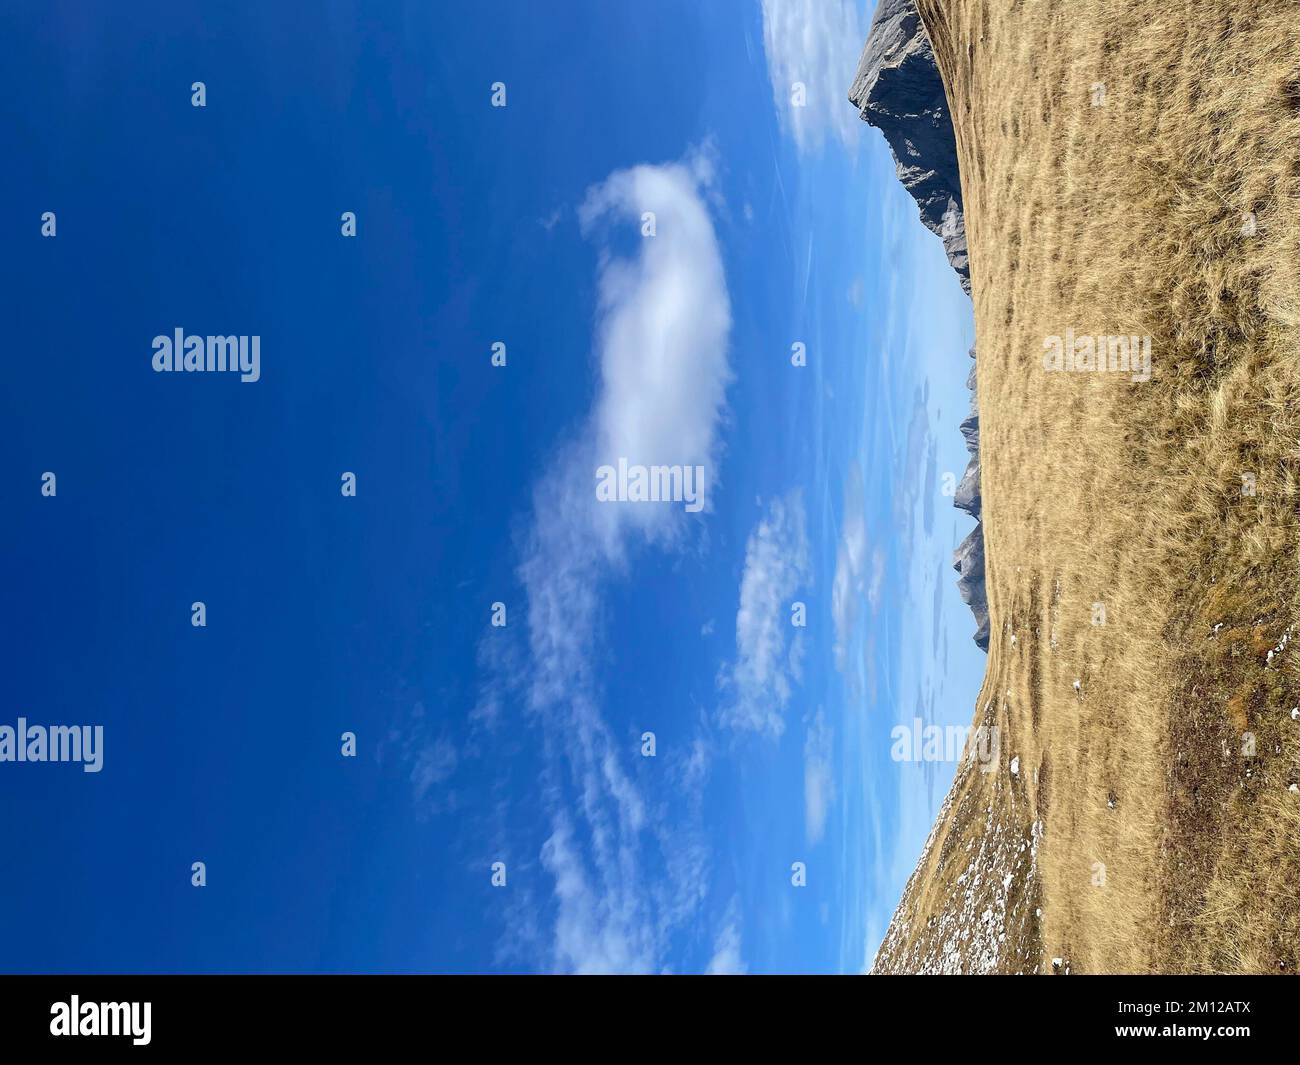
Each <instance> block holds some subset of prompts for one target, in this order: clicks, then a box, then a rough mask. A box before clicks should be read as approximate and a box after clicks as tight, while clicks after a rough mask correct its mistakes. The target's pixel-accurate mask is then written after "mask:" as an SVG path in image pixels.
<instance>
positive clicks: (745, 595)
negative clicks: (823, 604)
mask: <svg viewBox="0 0 1300 1065" xmlns="http://www.w3.org/2000/svg"><path fill="white" fill-rule="evenodd" d="M810 568H811V567H810V561H809V554H808V537H807V534H806V532H805V519H804V509H803V500H802V498H801V497H800V496H799V495H798V494H797V493H796V494H792V495H790V496H788V497H786V498H784V499H775V500H773V501H772V502H771V504H770V505H769V507H768V510H767V513H766V514H765V515H764V516H763V517H762V518H761V519H760V520H759V523H758V525H757V526H756V527H755V528H754V531H753V532H752V533H751V534H750V536H749V543H748V545H747V546H746V548H745V569H744V572H743V573H742V574H741V578H740V608H739V609H738V610H737V611H736V661H735V662H734V664H732V665H730V666H724V668H723V670H722V672H721V674H720V675H719V686H720V688H721V689H722V692H723V704H722V709H721V720H722V723H723V724H724V725H726V726H728V727H730V728H734V729H738V730H749V731H753V732H762V733H767V734H768V735H770V736H774V737H775V736H780V735H781V733H782V732H784V731H785V708H786V704H787V703H789V701H790V694H791V692H792V691H793V688H794V685H795V684H796V683H797V682H798V680H799V678H800V671H801V666H802V660H803V638H802V630H801V629H799V628H796V627H795V626H794V625H793V624H792V622H791V606H792V603H793V601H794V599H795V593H796V592H798V591H799V590H800V589H801V588H802V587H804V586H805V585H807V583H808V582H809V580H810V579H811V577H810Z"/></svg>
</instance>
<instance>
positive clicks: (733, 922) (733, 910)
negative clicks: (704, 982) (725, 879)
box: [705, 899, 749, 976]
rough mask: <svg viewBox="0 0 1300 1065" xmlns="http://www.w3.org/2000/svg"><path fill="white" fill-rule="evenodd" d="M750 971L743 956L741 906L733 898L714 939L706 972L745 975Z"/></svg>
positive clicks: (715, 974) (709, 973)
mask: <svg viewBox="0 0 1300 1065" xmlns="http://www.w3.org/2000/svg"><path fill="white" fill-rule="evenodd" d="M748 971H749V968H748V967H747V966H746V965H745V961H744V958H743V957H742V956H741V942H740V912H739V906H738V905H737V902H736V900H734V899H733V900H732V903H731V906H730V908H729V910H728V912H727V916H726V919H725V920H724V921H723V924H722V927H721V928H720V929H719V931H718V937H717V939H716V940H715V941H714V944H713V957H712V958H711V959H710V960H709V964H708V967H707V968H706V969H705V973H706V974H707V975H709V976H743V975H744V974H745V973H747V972H748Z"/></svg>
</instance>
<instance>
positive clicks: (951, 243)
mask: <svg viewBox="0 0 1300 1065" xmlns="http://www.w3.org/2000/svg"><path fill="white" fill-rule="evenodd" d="M849 101H850V102H851V103H852V104H853V106H854V107H856V108H857V109H858V112H859V113H860V114H861V116H862V119H863V121H865V122H870V123H871V125H873V126H875V127H876V128H877V129H879V130H880V131H881V132H882V133H883V134H884V135H885V140H886V141H887V142H888V143H889V148H890V150H891V151H892V152H893V153H894V162H895V164H896V165H897V170H898V179H899V180H900V181H901V182H902V183H903V187H904V188H906V189H907V191H908V192H910V193H911V194H912V197H913V198H914V199H915V200H916V203H917V206H918V207H919V208H920V209H921V221H922V222H923V223H924V224H925V225H926V227H927V228H928V229H930V230H932V231H933V232H935V233H937V234H938V235H939V238H940V239H941V240H942V241H943V247H944V251H945V252H947V253H948V262H950V263H951V264H952V268H953V269H954V270H956V271H957V277H958V279H959V280H960V281H961V287H962V288H963V289H964V290H965V291H966V294H967V295H968V296H969V295H970V260H969V258H968V256H967V253H966V218H965V215H964V214H963V213H962V200H961V174H960V172H959V170H958V166H957V138H956V136H955V135H954V133H953V129H952V119H951V116H950V115H949V113H948V98H947V96H946V95H945V93H944V88H943V79H942V78H941V77H940V75H939V67H938V65H937V64H936V63H935V60H934V49H933V48H932V47H931V46H930V38H929V36H927V34H926V32H925V26H924V25H922V23H921V16H920V14H919V12H918V11H917V10H916V0H880V4H879V6H878V7H877V8H876V17H875V18H874V19H873V20H872V23H871V33H870V34H869V35H868V37H867V44H866V47H865V48H864V49H863V51H862V58H861V60H859V62H858V72H857V74H856V75H855V76H854V78H853V84H852V85H851V86H850V87H849ZM970 355H971V358H972V359H973V358H975V349H974V348H971V350H970ZM966 387H967V388H969V389H970V390H971V402H970V414H969V415H968V416H967V417H966V419H965V420H964V421H963V422H962V423H961V426H960V428H961V434H962V436H963V437H965V439H966V450H967V451H969V452H970V456H971V457H970V462H969V463H968V464H967V466H966V472H965V473H964V474H963V475H962V479H961V481H960V483H959V484H958V485H957V491H956V494H955V497H954V499H953V505H954V506H956V507H957V509H959V510H964V511H965V512H966V513H967V514H969V515H970V516H971V517H972V518H974V519H975V520H976V522H977V524H976V526H975V528H974V529H972V530H971V533H970V535H969V536H967V537H966V539H965V540H963V541H962V543H961V545H960V546H959V547H958V548H957V551H956V552H955V554H954V555H953V568H954V569H955V570H956V571H957V572H958V573H959V574H960V576H959V577H958V579H957V591H958V592H959V593H960V595H961V597H962V601H963V602H964V603H966V604H967V605H968V606H969V607H970V608H971V613H972V614H974V615H975V622H976V624H977V625H978V626H979V628H978V630H977V631H976V633H975V643H976V644H977V645H978V646H979V647H980V648H981V649H983V650H985V651H987V650H988V649H989V608H988V599H987V598H986V596H985V593H984V526H983V524H981V523H980V513H981V510H982V506H983V499H982V497H981V494H980V422H979V406H978V403H977V397H976V393H975V364H973V363H972V365H971V369H970V374H969V376H968V377H967V378H966Z"/></svg>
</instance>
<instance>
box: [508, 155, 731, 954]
mask: <svg viewBox="0 0 1300 1065" xmlns="http://www.w3.org/2000/svg"><path fill="white" fill-rule="evenodd" d="M712 177H713V174H712V166H711V163H710V160H709V157H708V155H707V154H705V153H697V154H696V155H695V156H693V157H691V158H690V159H688V160H687V161H686V162H684V163H674V164H667V165H663V166H649V165H643V166H636V167H633V168H631V169H628V170H621V171H617V172H616V173H614V174H612V175H611V176H610V177H609V178H608V179H607V180H605V181H604V182H602V183H601V184H600V185H597V186H595V187H594V188H592V189H591V190H590V191H589V192H588V194H587V197H586V200H585V201H584V203H583V205H582V207H581V209H580V210H579V222H580V224H581V227H582V231H583V233H584V234H585V235H587V236H588V237H589V238H591V239H593V240H596V241H598V242H600V241H602V238H603V236H604V235H605V233H606V232H607V231H608V230H610V229H611V228H612V227H615V226H617V227H618V228H619V230H620V234H621V235H622V236H624V237H625V236H626V235H627V234H629V233H631V234H635V235H636V236H635V237H634V239H635V242H636V243H635V252H634V253H633V254H632V255H630V256H626V257H622V256H620V255H618V254H616V253H615V252H614V251H613V250H612V248H611V247H610V246H609V245H607V244H604V243H600V246H599V251H598V254H599V272H598V278H597V287H598V292H599V307H598V318H597V322H596V329H595V355H596V362H597V370H598V384H597V389H596V396H595V399H594V402H593V406H592V409H591V412H590V414H589V416H588V418H587V420H586V421H585V423H584V424H583V425H582V426H581V427H580V428H579V429H578V431H577V432H576V433H575V435H574V437H573V438H572V440H571V441H570V442H569V443H568V444H567V445H565V446H564V447H562V448H561V449H560V450H559V452H558V453H557V454H556V455H555V456H554V457H553V460H552V461H551V463H550V464H549V466H548V468H547V470H546V471H545V472H544V473H543V475H542V476H541V477H540V478H539V480H538V481H537V483H536V485H535V486H534V490H533V499H532V511H533V513H532V524H531V528H530V529H529V532H528V534H527V536H526V540H525V546H524V549H523V559H522V562H521V563H520V566H519V577H520V580H521V583H522V584H523V588H524V591H525V594H526V598H527V605H526V606H527V608H526V618H527V629H528V637H527V650H526V653H525V654H524V655H523V656H522V657H523V658H524V659H526V661H524V662H522V663H520V664H519V668H518V671H517V672H516V674H515V677H514V680H515V683H516V684H518V685H519V686H520V687H521V689H522V690H523V691H524V693H525V698H526V702H527V705H528V708H529V711H530V718H531V720H533V721H534V722H535V723H536V724H537V725H538V727H539V728H540V729H541V732H542V749H543V751H544V752H545V754H546V757H547V762H546V766H545V770H544V780H543V782H542V784H543V792H544V794H546V795H547V796H548V816H549V819H550V822H551V835H550V836H549V838H548V839H547V840H546V843H545V845H544V847H543V849H542V863H543V866H544V868H546V869H547V870H548V871H549V872H550V874H551V875H552V876H553V877H554V881H555V906H556V913H555V926H554V936H553V941H552V944H551V955H552V957H551V963H552V965H553V966H554V967H555V968H557V969H561V970H573V971H579V972H647V971H653V970H654V969H656V968H657V967H658V966H659V959H660V956H661V954H662V952H663V950H664V947H665V945H666V941H667V937H668V934H669V933H670V932H671V930H672V928H674V927H676V926H677V925H678V924H679V923H680V922H682V921H684V920H686V919H687V918H688V917H690V916H691V915H692V914H694V913H695V912H696V911H697V909H698V906H699V902H700V900H701V898H702V896H703V891H704V884H705V881H706V874H705V863H706V862H707V858H708V855H707V850H706V849H705V848H704V847H703V844H702V842H701V840H702V838H703V837H702V833H700V832H697V831H695V829H694V828H693V827H692V825H690V824H686V825H683V824H667V823H665V818H664V817H662V816H660V814H659V811H657V810H655V809H654V808H653V807H652V805H651V804H650V803H648V802H647V800H646V798H645V797H644V796H643V795H642V794H641V793H640V791H639V789H638V787H637V785H636V781H635V780H634V778H633V774H632V772H631V768H630V766H631V761H632V759H633V758H634V757H635V755H636V746H635V744H631V743H629V742H628V740H627V738H626V737H623V736H621V735H620V736H615V734H614V733H613V731H612V730H611V728H610V726H609V724H608V722H607V721H606V720H605V718H604V715H603V713H602V711H601V706H600V701H599V684H598V680H597V678H596V676H595V672H596V657H595V656H596V653H597V651H598V643H599V639H600V633H601V630H602V624H601V617H600V614H601V610H602V603H603V590H604V585H605V583H606V582H607V581H608V580H609V578H610V577H611V576H612V575H613V574H614V573H615V572H620V571H624V570H626V569H627V567H628V565H629V561H628V560H629V555H630V553H631V551H632V549H633V548H634V547H636V546H637V545H645V544H657V545H659V546H660V547H665V548H671V547H673V546H675V545H676V544H677V543H678V542H679V541H680V540H681V539H682V538H683V537H684V536H685V534H686V531H687V530H688V529H689V528H691V525H690V524H689V522H690V521H691V520H692V519H691V516H690V515H687V514H686V513H685V512H684V509H683V508H682V506H681V505H680V504H677V505H673V504H651V503H600V502H598V501H597V500H596V496H595V483H596V481H595V472H596V468H597V467H598V466H600V465H603V464H605V463H614V462H616V461H617V459H618V458H620V457H625V458H627V459H628V460H629V463H640V464H644V465H652V464H669V465H671V464H675V463H682V464H690V465H704V466H705V467H706V485H708V484H711V483H713V482H714V481H715V480H716V477H714V476H710V475H711V474H712V473H713V467H714V465H715V463H716V461H717V455H718V449H719V443H718V427H719V424H720V422H721V420H722V418H723V416H724V414H725V390H726V386H727V382H728V380H729V379H730V369H729V367H728V362H727V347H728V341H729V334H730V328H731V312H730V302H729V299H728V294H727V286H726V278H725V274H724V271H723V267H722V257H721V254H720V252H719V248H718V243H717V238H716V235H715V233H714V229H713V223H712V220H711V218H710V214H709V207H708V200H709V196H710V186H711V182H712ZM647 211H652V212H654V214H655V231H656V232H655V235H654V236H652V237H643V236H640V232H641V225H642V215H643V213H644V212H647ZM695 520H698V519H695ZM491 696H492V692H491V691H490V690H489V693H488V698H487V701H488V703H489V704H490V701H491ZM701 757H702V755H701ZM691 775H692V776H695V774H691ZM702 777H703V773H702V771H701V772H700V773H699V779H700V780H701V781H702ZM659 869H662V870H665V874H666V875H665V878H664V879H659V878H658V876H657V874H656V873H655V870H659Z"/></svg>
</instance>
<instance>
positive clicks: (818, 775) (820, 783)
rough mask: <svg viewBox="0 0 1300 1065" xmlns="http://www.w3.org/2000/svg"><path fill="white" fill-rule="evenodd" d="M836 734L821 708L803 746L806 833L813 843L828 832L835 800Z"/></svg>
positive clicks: (814, 718)
mask: <svg viewBox="0 0 1300 1065" xmlns="http://www.w3.org/2000/svg"><path fill="white" fill-rule="evenodd" d="M831 748H832V737H831V730H830V726H829V725H827V724H826V714H825V712H824V711H823V710H821V709H820V708H818V710H817V713H816V714H814V715H813V718H812V720H811V721H810V722H809V723H808V733H807V736H806V737H805V739H804V747H803V812H804V834H805V835H806V836H807V838H808V844H809V846H815V845H816V844H818V843H820V842H821V840H822V837H823V836H825V835H826V815H827V813H828V812H829V810H830V805H831V803H833V802H834V801H835V797H836V791H835V775H834V771H833V770H832V768H831Z"/></svg>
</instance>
